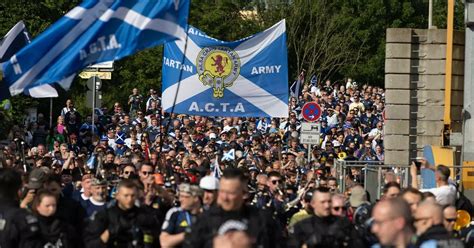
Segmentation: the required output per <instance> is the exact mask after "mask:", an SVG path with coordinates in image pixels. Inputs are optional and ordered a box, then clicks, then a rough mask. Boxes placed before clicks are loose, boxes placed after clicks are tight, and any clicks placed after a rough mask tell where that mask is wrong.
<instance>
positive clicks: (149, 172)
mask: <svg viewBox="0 0 474 248" xmlns="http://www.w3.org/2000/svg"><path fill="white" fill-rule="evenodd" d="M151 173H152V172H151V171H142V174H143V175H151Z"/></svg>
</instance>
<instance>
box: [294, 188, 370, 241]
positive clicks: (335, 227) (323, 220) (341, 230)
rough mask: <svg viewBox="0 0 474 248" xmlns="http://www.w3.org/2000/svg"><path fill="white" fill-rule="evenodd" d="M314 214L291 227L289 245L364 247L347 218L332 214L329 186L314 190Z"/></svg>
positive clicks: (312, 202) (312, 205)
mask: <svg viewBox="0 0 474 248" xmlns="http://www.w3.org/2000/svg"><path fill="white" fill-rule="evenodd" d="M310 204H311V207H312V208H313V211H314V216H311V217H309V218H306V219H304V220H302V221H300V222H298V223H296V225H295V226H294V227H293V228H290V229H289V230H288V231H289V234H290V239H289V241H288V247H301V246H303V245H304V246H305V247H364V245H363V243H362V242H361V241H360V240H359V239H358V236H357V233H356V232H355V229H354V228H353V227H352V225H351V223H350V222H349V220H348V219H347V218H342V217H338V216H333V215H331V193H330V191H329V189H328V188H323V187H319V188H317V189H315V190H314V193H313V198H312V200H311V203H310Z"/></svg>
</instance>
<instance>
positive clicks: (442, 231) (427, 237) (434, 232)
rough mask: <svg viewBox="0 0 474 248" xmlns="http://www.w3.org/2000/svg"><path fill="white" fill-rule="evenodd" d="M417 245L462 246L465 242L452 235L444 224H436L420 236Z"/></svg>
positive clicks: (454, 247)
mask: <svg viewBox="0 0 474 248" xmlns="http://www.w3.org/2000/svg"><path fill="white" fill-rule="evenodd" d="M416 246H417V247H442V248H444V247H445V248H448V247H449V248H462V247H464V244H463V243H462V242H461V240H459V239H457V238H453V237H451V236H450V235H449V233H448V231H447V230H446V228H444V226H443V225H435V226H432V227H430V228H428V230H426V231H425V232H424V233H423V234H421V235H420V236H419V237H418V239H417V240H416Z"/></svg>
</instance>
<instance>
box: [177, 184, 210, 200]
mask: <svg viewBox="0 0 474 248" xmlns="http://www.w3.org/2000/svg"><path fill="white" fill-rule="evenodd" d="M178 189H179V192H180V193H187V194H190V195H192V196H199V197H202V196H203V194H204V192H203V191H202V189H201V188H199V187H198V186H197V185H191V184H189V183H182V184H180V185H179V188H178Z"/></svg>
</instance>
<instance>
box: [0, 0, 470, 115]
mask: <svg viewBox="0 0 474 248" xmlns="http://www.w3.org/2000/svg"><path fill="white" fill-rule="evenodd" d="M80 2H81V1H80V0H38V1H31V0H17V1H0V35H1V34H5V33H6V32H7V31H8V30H9V29H10V28H11V27H12V26H13V25H14V24H15V23H16V22H18V21H19V20H24V21H25V24H26V26H27V28H28V30H29V31H30V33H31V35H32V36H33V38H34V37H35V36H37V35H38V34H39V33H41V32H43V31H44V30H45V29H46V28H47V27H48V26H49V25H51V24H52V23H54V22H55V21H57V20H58V19H59V18H60V17H62V16H63V15H64V14H65V13H66V12H67V11H69V10H70V9H72V8H73V7H74V6H77V5H78V4H79V3H80ZM434 3H435V6H434V11H433V12H434V17H433V22H434V25H435V26H437V27H438V28H445V26H446V1H442V0H435V1H434ZM463 11H464V5H463V3H462V0H456V11H455V14H456V18H455V27H456V28H457V29H463V27H464V25H463ZM427 16H428V0H350V1H348V0H291V1H290V0H199V1H197V0H193V1H191V8H190V15H189V23H190V24H191V25H193V26H195V27H197V28H199V29H201V30H202V31H204V32H205V33H207V34H208V35H210V36H212V37H215V38H217V39H221V40H226V41H230V40H236V39H240V38H243V37H247V36H249V35H252V34H254V33H257V32H259V31H262V30H263V29H265V28H268V27H270V26H272V25H273V24H274V23H276V22H277V21H279V20H281V19H286V22H287V36H288V59H289V67H290V68H289V71H290V75H289V76H290V78H295V77H296V76H297V75H298V74H299V71H300V70H301V69H306V70H307V71H308V73H307V75H308V76H311V75H312V74H316V75H318V76H319V78H320V79H326V78H328V79H333V80H340V79H343V78H344V77H352V78H354V79H355V80H356V81H358V82H361V83H365V82H367V83H371V84H378V85H382V84H383V78H384V64H385V63H384V60H385V30H386V29H387V28H391V27H396V28H401V27H409V28H426V27H427V23H428V20H427ZM162 52H163V48H162V46H160V47H155V48H151V49H147V50H145V51H142V52H139V53H137V54H135V55H133V56H130V57H127V58H124V59H122V60H120V61H116V63H115V71H114V72H113V74H112V80H104V81H103V88H102V94H103V104H104V105H105V106H109V107H111V106H112V104H113V102H115V101H121V103H122V104H126V101H127V96H128V95H129V94H130V92H131V90H132V88H134V87H137V88H139V89H140V90H141V92H142V93H144V94H146V93H147V90H148V89H150V88H156V89H160V87H161V63H162ZM85 85H86V80H83V79H80V78H76V79H75V82H74V83H73V87H72V89H71V90H70V91H69V92H62V93H64V94H61V96H60V97H59V98H58V99H55V100H54V105H55V108H54V113H55V114H58V113H59V110H60V109H61V107H62V105H63V104H64V102H65V100H66V99H67V98H69V97H71V98H73V99H74V100H76V105H78V107H79V109H80V110H82V111H87V107H86V106H85V103H84V99H85V93H86V91H87V87H86V86H85ZM26 99H28V100H26ZM12 101H13V107H14V111H16V112H15V113H16V116H22V114H24V111H25V109H26V107H27V106H30V105H34V104H36V105H38V107H39V111H40V112H43V113H48V111H49V100H47V99H45V100H32V99H29V98H26V97H21V96H20V97H15V98H13V100H12Z"/></svg>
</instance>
